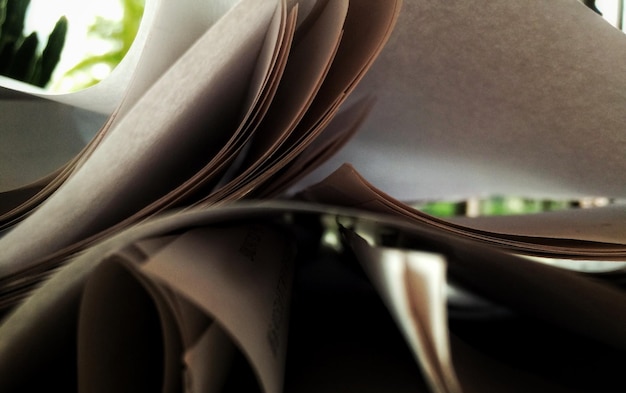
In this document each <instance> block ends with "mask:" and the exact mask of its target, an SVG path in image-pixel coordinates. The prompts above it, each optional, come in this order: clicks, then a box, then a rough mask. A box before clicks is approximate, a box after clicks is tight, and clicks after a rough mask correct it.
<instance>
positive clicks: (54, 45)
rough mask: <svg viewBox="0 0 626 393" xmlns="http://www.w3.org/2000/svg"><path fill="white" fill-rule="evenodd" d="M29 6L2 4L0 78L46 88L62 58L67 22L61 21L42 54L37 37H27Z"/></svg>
mask: <svg viewBox="0 0 626 393" xmlns="http://www.w3.org/2000/svg"><path fill="white" fill-rule="evenodd" d="M29 5H30V0H11V1H8V0H0V25H1V27H0V75H5V76H8V77H10V78H13V79H17V80H20V81H23V82H26V83H29V84H32V85H35V86H39V87H44V86H46V85H47V84H48V82H49V81H50V77H51V76H52V72H53V71H54V69H55V68H56V65H57V64H58V63H59V59H60V58H61V52H62V51H63V46H64V45H65V36H66V35H67V18H65V17H64V16H62V17H61V18H59V20H58V21H57V23H56V24H55V26H54V29H53V30H52V32H51V33H50V35H49V36H48V42H47V43H46V46H45V48H44V49H43V51H42V52H41V53H39V38H38V37H37V33H35V32H33V33H31V34H29V35H28V36H25V35H24V20H25V18H26V11H27V10H28V6H29Z"/></svg>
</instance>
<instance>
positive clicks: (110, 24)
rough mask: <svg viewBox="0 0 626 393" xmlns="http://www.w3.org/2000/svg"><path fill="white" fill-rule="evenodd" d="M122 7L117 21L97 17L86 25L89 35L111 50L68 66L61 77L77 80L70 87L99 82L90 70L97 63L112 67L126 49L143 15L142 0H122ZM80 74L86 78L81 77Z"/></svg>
mask: <svg viewBox="0 0 626 393" xmlns="http://www.w3.org/2000/svg"><path fill="white" fill-rule="evenodd" d="M122 7H123V16H122V20H121V21H117V20H115V21H114V20H109V19H106V18H103V17H97V18H96V20H95V22H94V23H93V24H92V25H91V26H90V27H89V34H91V35H93V36H96V37H98V38H100V39H102V40H107V41H109V42H111V44H112V47H113V48H114V49H113V50H111V51H108V52H106V53H103V54H95V55H88V56H87V57H86V58H84V59H83V60H81V61H80V62H79V63H78V64H76V65H75V66H73V67H72V68H71V69H69V70H68V71H67V72H66V73H65V74H64V76H63V78H68V79H74V80H76V81H78V82H76V83H74V85H73V87H72V90H78V89H83V88H86V87H89V86H92V85H95V84H96V83H98V82H100V80H101V78H99V77H98V76H96V75H94V74H93V73H92V72H91V71H92V69H93V68H94V67H95V66H99V65H105V66H107V67H108V68H109V69H113V68H115V66H117V64H119V62H120V61H121V60H122V59H123V58H124V56H125V55H126V53H127V52H128V50H129V49H130V46H131V44H132V43H133V41H134V39H135V36H136V35H137V30H138V29H139V23H140V22H141V17H142V16H143V10H144V0H123V1H122ZM80 75H83V76H84V75H87V76H88V77H87V78H82V79H81V78H80V77H79V76H80Z"/></svg>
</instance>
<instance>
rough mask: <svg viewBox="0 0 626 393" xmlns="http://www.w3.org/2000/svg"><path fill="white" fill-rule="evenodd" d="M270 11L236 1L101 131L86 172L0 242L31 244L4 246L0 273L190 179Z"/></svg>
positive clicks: (211, 144) (229, 117)
mask: <svg viewBox="0 0 626 393" xmlns="http://www.w3.org/2000/svg"><path fill="white" fill-rule="evenodd" d="M275 7H276V2H275V1H274V0H264V1H262V2H258V1H244V2H241V3H239V4H238V5H237V6H236V7H235V8H234V9H232V10H231V11H230V12H229V13H228V14H227V15H226V16H225V17H223V18H222V19H220V21H219V22H218V23H216V24H215V25H214V26H213V28H211V29H209V30H208V31H207V33H205V35H204V36H203V37H202V39H200V40H198V41H197V42H196V43H195V44H194V46H193V48H192V49H191V50H190V51H188V52H186V55H185V56H183V57H181V58H180V59H179V60H178V62H177V63H176V66H174V67H173V68H171V69H170V70H169V71H168V73H166V74H165V75H164V76H163V77H162V78H161V79H159V82H158V83H157V84H155V85H153V86H152V87H151V89H150V91H149V92H148V93H147V94H146V95H144V96H143V97H142V99H141V100H140V101H139V102H138V103H137V105H136V106H135V107H134V109H133V111H132V112H130V113H129V114H128V115H127V116H124V117H123V118H122V119H121V120H120V122H119V123H117V124H116V125H115V126H114V127H113V128H112V129H111V130H110V131H109V133H108V135H107V137H106V138H105V140H104V141H103V142H102V144H101V145H100V146H98V148H97V149H96V151H95V152H94V153H93V154H92V155H91V157H90V158H89V160H87V162H86V163H85V165H83V166H82V167H80V168H79V170H78V171H76V173H74V174H73V175H72V177H71V179H70V180H69V181H68V182H66V183H65V184H63V186H62V187H61V188H60V189H59V190H58V192H56V193H55V194H54V195H53V196H52V197H51V198H50V199H48V200H47V202H46V204H44V205H43V206H42V208H41V209H38V210H37V213H35V214H33V215H30V216H29V217H28V218H27V219H26V220H25V221H23V222H22V223H21V225H19V226H17V227H16V228H15V229H14V230H12V231H11V232H9V233H8V234H7V235H5V236H4V237H3V238H2V239H1V240H0V243H2V242H6V244H7V246H8V245H9V244H14V245H16V246H17V244H18V243H20V244H24V242H26V241H29V242H30V240H26V239H34V238H38V239H39V240H38V241H37V242H35V243H34V244H32V245H31V247H29V250H30V251H29V252H27V253H25V252H24V250H18V248H20V246H17V247H15V248H14V249H13V250H10V249H9V248H10V247H8V248H7V249H6V250H5V252H4V253H3V256H2V258H0V259H1V261H0V265H1V266H2V267H0V275H4V274H10V273H12V272H15V271H17V270H20V269H23V268H24V267H25V266H27V265H28V263H32V262H33V261H35V260H37V259H40V258H43V257H45V256H46V255H48V254H50V253H51V252H52V251H53V250H59V249H61V248H63V247H64V246H67V245H69V244H71V243H72V242H75V241H77V240H80V239H82V238H84V237H86V236H89V235H93V234H95V233H96V232H98V231H100V230H103V229H105V228H106V227H108V226H110V225H113V224H115V223H116V222H117V221H120V220H121V219H123V218H125V217H127V216H128V215H130V214H132V213H133V212H134V211H135V210H137V209H139V208H141V207H142V206H143V205H145V204H146V203H149V202H152V201H153V200H155V199H156V198H158V197H159V196H160V195H162V194H164V193H166V192H167V191H168V190H169V189H170V188H171V187H173V186H176V185H177V184H178V183H180V182H182V181H183V180H184V179H185V178H186V176H189V173H190V172H191V173H193V171H194V170H195V169H197V166H198V164H197V163H196V164H195V165H194V163H193V162H192V161H191V160H189V158H190V157H195V159H197V160H198V159H201V157H202V156H204V154H206V155H209V156H210V155H211V154H213V153H214V152H216V151H218V150H219V146H220V145H221V144H222V143H223V142H224V140H225V139H227V138H228V136H229V135H228V133H229V132H230V131H231V129H232V128H231V126H232V124H233V122H236V120H237V116H238V115H239V111H240V108H239V107H238V105H237V104H238V103H239V102H240V100H241V98H242V96H244V95H245V93H246V88H247V85H246V81H247V80H248V78H249V76H250V74H251V72H252V69H253V67H254V62H255V60H256V55H257V54H258V51H259V48H260V45H261V43H262V40H263V37H264V33H265V31H266V29H267V26H268V24H269V20H270V18H271V15H272V14H273V12H274V9H275ZM172 84H175V85H176V86H177V89H172ZM183 92H184V94H182V93H183ZM207 108H210V110H207ZM201 153H202V154H201ZM183 158H184V159H183ZM144 171H148V172H149V173H152V174H153V175H148V176H146V173H145V172H144ZM156 173H160V174H161V176H158V177H156V176H154V174H156ZM95 174H98V175H97V176H95ZM166 174H167V175H166ZM138 190H141V192H138ZM39 217H41V218H39ZM40 221H43V222H40ZM23 236H24V237H23ZM11 238H14V239H20V238H22V239H23V240H18V241H17V243H14V242H15V241H16V240H11ZM18 255H19V256H18Z"/></svg>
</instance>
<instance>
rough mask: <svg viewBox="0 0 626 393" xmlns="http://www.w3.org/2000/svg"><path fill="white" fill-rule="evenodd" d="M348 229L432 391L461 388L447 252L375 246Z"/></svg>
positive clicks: (354, 246) (371, 278)
mask: <svg viewBox="0 0 626 393" xmlns="http://www.w3.org/2000/svg"><path fill="white" fill-rule="evenodd" d="M344 234H345V236H346V238H347V241H348V244H349V245H350V246H351V247H352V249H353V251H354V252H355V254H356V256H357V259H358V260H359V262H360V263H361V264H362V266H363V268H364V269H365V271H366V272H367V274H368V276H369V278H370V280H371V281H372V283H373V284H374V286H375V287H376V288H377V290H378V291H379V293H380V295H381V297H382V298H383V299H384V301H385V303H386V304H387V307H388V308H389V309H390V311H391V312H392V314H393V316H394V318H395V320H396V323H397V324H398V325H399V326H400V328H401V329H402V331H403V333H404V335H405V338H406V340H407V341H408V343H409V345H410V346H411V349H412V350H413V352H414V353H415V358H416V361H417V362H418V364H419V365H420V367H421V368H422V370H423V373H424V376H425V378H426V380H427V381H428V382H429V384H430V386H431V389H432V391H433V392H436V393H444V392H450V393H452V392H461V391H462V389H461V386H460V384H459V381H458V380H457V377H456V374H455V371H454V367H453V364H452V359H451V354H450V343H449V339H448V324H447V312H446V296H445V294H446V291H445V286H446V277H445V268H446V262H445V259H444V257H443V256H441V255H437V254H431V253H425V252H418V251H408V250H399V249H389V248H377V247H372V246H370V245H369V244H367V243H366V241H365V240H364V239H362V238H360V237H359V236H358V235H356V234H355V233H354V232H351V231H349V230H345V231H344Z"/></svg>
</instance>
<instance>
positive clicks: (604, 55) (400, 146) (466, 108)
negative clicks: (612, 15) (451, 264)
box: [299, 0, 626, 201]
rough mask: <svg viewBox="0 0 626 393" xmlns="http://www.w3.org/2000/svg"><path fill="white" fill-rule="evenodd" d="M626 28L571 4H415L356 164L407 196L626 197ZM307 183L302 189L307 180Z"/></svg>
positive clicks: (370, 76) (382, 77) (390, 58)
mask: <svg viewBox="0 0 626 393" xmlns="http://www.w3.org/2000/svg"><path fill="white" fill-rule="evenodd" d="M624 63H626V37H624V34H623V33H622V32H620V31H618V30H617V29H615V28H614V27H612V26H610V25H609V24H608V23H607V22H606V21H604V20H603V19H602V18H601V17H600V16H599V15H596V14H595V13H593V12H592V11H590V10H589V9H587V8H586V7H585V6H584V5H583V4H582V3H581V2H579V1H575V0H555V1H547V2H527V1H498V2H489V4H482V5H481V6H480V7H476V6H474V5H473V4H471V3H469V2H467V1H464V0H454V1H445V2H442V1H437V0H419V1H406V2H404V4H403V7H402V11H401V13H400V17H399V19H398V23H397V25H396V27H395V29H394V32H393V34H392V36H391V38H390V40H389V43H388V44H387V45H386V46H385V48H384V50H383V52H382V53H381V56H380V57H379V58H378V60H377V61H376V62H375V64H374V65H373V67H372V69H371V70H370V71H369V72H368V73H367V75H366V76H365V77H364V79H363V80H362V82H361V83H360V84H359V86H358V87H357V89H356V90H355V93H354V97H355V99H356V98H358V97H360V96H363V95H371V94H374V95H375V96H376V97H377V105H376V107H375V108H374V110H373V112H372V115H371V116H369V117H368V119H367V121H366V123H365V124H364V125H363V127H362V130H361V132H360V133H359V134H358V135H357V136H356V137H355V139H354V140H353V141H351V143H350V144H348V145H347V146H346V148H345V149H344V150H343V151H342V152H340V153H339V154H338V155H337V156H336V157H335V158H333V159H331V160H330V161H329V162H328V163H327V165H324V166H323V167H321V168H320V169H319V170H318V171H317V172H316V173H315V175H312V176H311V177H309V179H307V181H305V182H303V183H302V184H301V186H304V185H306V184H311V183H314V182H317V181H319V180H320V179H322V178H323V177H325V176H326V175H327V174H328V173H330V172H332V171H333V170H334V169H335V168H337V167H339V166H340V165H341V164H343V163H344V162H349V163H352V164H353V165H354V166H355V167H356V168H358V169H359V171H361V172H362V173H363V175H364V176H365V177H366V178H367V179H369V180H370V181H372V182H373V183H374V184H376V185H377V186H378V187H380V188H381V189H382V190H384V191H385V192H387V193H389V194H391V195H394V196H395V197H396V198H398V199H400V200H409V201H413V200H433V199H440V198H446V199H451V198H466V197H474V196H485V195H494V194H495V195H521V196H529V197H547V198H554V197H566V198H571V197H580V196H606V197H622V196H624V187H623V173H624V171H625V169H626V160H624V157H625V156H624V153H623V152H624V151H625V147H626V146H625V143H626V140H625V139H624V132H623V129H622V128H623V127H622V125H623V124H625V122H626V118H625V117H626V113H625V112H624V111H623V107H624V104H625V98H624V95H623V91H624V90H626V88H625V86H626V74H625V73H624V70H623V68H622V67H620V66H619V65H620V64H624ZM299 188H302V187H299Z"/></svg>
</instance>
